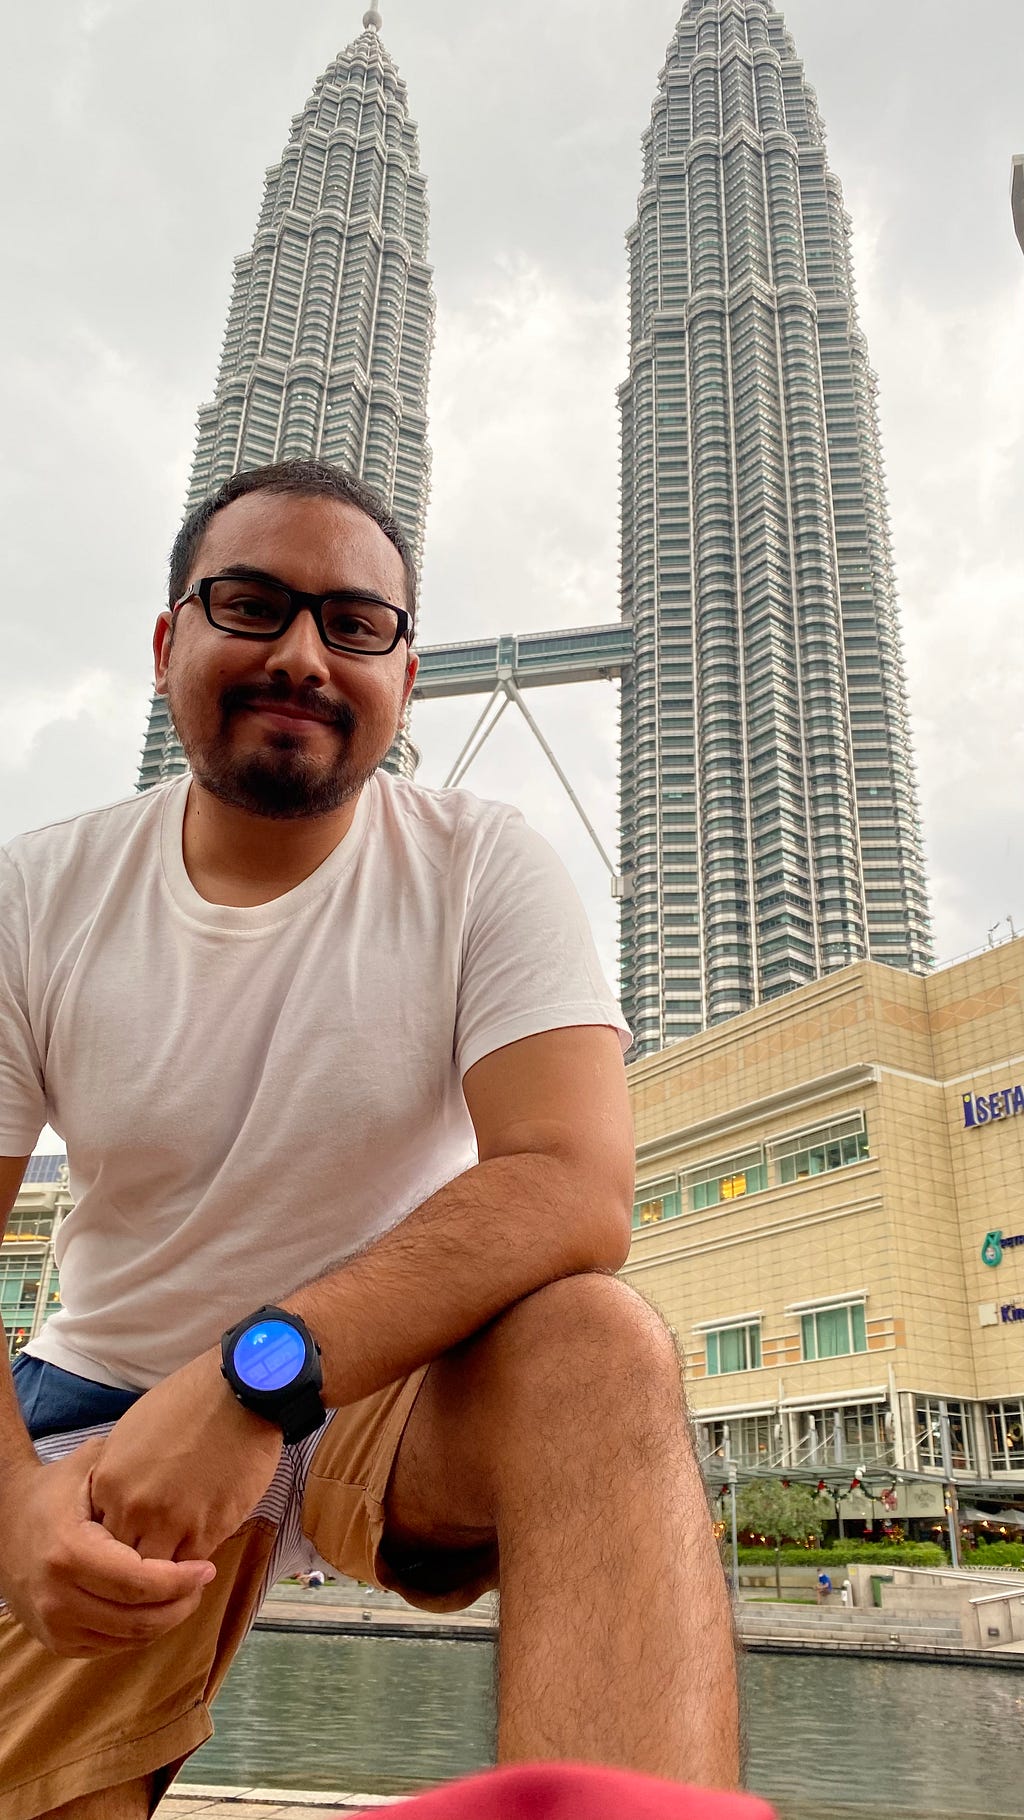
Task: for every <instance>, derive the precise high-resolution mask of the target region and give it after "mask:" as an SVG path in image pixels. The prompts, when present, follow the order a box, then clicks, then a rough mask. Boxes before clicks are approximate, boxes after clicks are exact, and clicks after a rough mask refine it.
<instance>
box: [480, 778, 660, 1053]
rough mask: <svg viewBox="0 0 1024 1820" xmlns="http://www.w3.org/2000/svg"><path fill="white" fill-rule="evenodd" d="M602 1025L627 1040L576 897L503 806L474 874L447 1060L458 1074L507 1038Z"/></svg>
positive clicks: (556, 864)
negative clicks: (452, 1061) (450, 1052)
mask: <svg viewBox="0 0 1024 1820" xmlns="http://www.w3.org/2000/svg"><path fill="white" fill-rule="evenodd" d="M580 1024H605V1025H610V1026H611V1027H612V1028H613V1029H615V1030H617V1031H618V1032H619V1038H620V1041H621V1043H622V1048H623V1052H624V1053H625V1051H626V1050H627V1049H628V1048H629V1047H630V1044H631V1042H632V1038H631V1036H630V1033H629V1029H628V1027H627V1025H626V1024H625V1023H624V1021H623V1017H622V1013H621V1011H620V1009H619V1006H618V1003H617V1001H616V998H615V994H614V993H613V992H612V990H611V987H610V986H609V985H608V982H607V980H606V979H605V977H604V974H603V972H602V970H601V963H600V961H599V960H598V958H597V950H596V948H595V946H594V938H593V935H592V934H591V930H590V925H589V923H588V921H587V915H586V911H585V910H584V908H583V905H582V903H581V902H580V898H579V894H578V892H577V891H576V888H575V886H574V885H573V883H572V880H571V879H570V877H569V875H568V873H567V872H566V870H565V867H564V866H563V864H562V862H561V860H560V859H559V858H558V856H557V854H556V853H555V852H554V850H553V849H552V848H551V847H550V846H549V845H548V843H547V841H546V840H544V839H543V838H542V836H541V835H539V834H537V833H535V832H534V830H533V829H532V828H530V827H528V826H527V824H526V823H525V822H524V821H523V819H522V817H521V816H520V815H519V814H518V813H517V812H516V811H510V812H509V814H508V816H507V817H506V818H505V819H504V820H503V821H502V822H501V824H500V826H499V828H498V830H497V833H496V835H495V837H494V839H493V841H492V842H491V843H490V845H489V847H488V849H487V852H486V854H485V856H484V857H482V859H481V861H480V864H479V867H478V869H477V872H476V874H475V877H474V881H473V888H472V890H471V894H470V900H469V905H468V910H467V917H466V925H465V931H464V937H463V948H462V971H461V978H460V984H459V1000H458V1011H457V1015H456V1025H455V1062H456V1066H457V1068H458V1071H459V1077H460V1079H461V1078H462V1076H463V1075H465V1074H466V1072H467V1071H468V1070H469V1069H470V1068H472V1067H473V1065H474V1063H476V1062H478V1061H480V1060H481V1058H482V1057H483V1056H485V1055H490V1054H491V1053H492V1051H493V1050H495V1049H502V1048H504V1046H505V1045H506V1044H507V1043H516V1042H519V1041H520V1040H521V1039H522V1038H523V1037H527V1036H537V1035H539V1034H540V1032H541V1031H544V1030H564V1029H567V1028H569V1027H570V1026H572V1025H580Z"/></svg>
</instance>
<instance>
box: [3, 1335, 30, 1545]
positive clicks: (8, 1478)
mask: <svg viewBox="0 0 1024 1820" xmlns="http://www.w3.org/2000/svg"><path fill="white" fill-rule="evenodd" d="M35 1464H36V1450H35V1448H34V1447H33V1445H32V1442H31V1441H30V1439H29V1434H28V1429H27V1428H26V1427H25V1424H24V1422H23V1421H22V1419H21V1410H20V1409H19V1408H18V1399H17V1396H16V1394H15V1390H14V1379H13V1377H12V1376H11V1367H10V1362H9V1360H8V1359H7V1356H6V1351H5V1352H4V1356H3V1357H0V1509H2V1507H3V1496H4V1488H5V1487H8V1488H9V1487H10V1486H11V1483H12V1481H13V1480H14V1478H15V1477H16V1474H17V1469H18V1467H19V1466H34V1465H35Z"/></svg>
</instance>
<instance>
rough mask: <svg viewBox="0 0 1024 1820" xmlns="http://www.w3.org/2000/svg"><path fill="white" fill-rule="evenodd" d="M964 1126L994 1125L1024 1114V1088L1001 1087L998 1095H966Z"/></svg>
mask: <svg viewBox="0 0 1024 1820" xmlns="http://www.w3.org/2000/svg"><path fill="white" fill-rule="evenodd" d="M963 1106H964V1126H965V1128H969V1127H970V1126H972V1125H992V1124H995V1122H996V1120H997V1119H1012V1118H1015V1117H1016V1115H1017V1113H1018V1112H1024V1087H1000V1089H999V1091H998V1092H997V1093H965V1094H964V1096H963Z"/></svg>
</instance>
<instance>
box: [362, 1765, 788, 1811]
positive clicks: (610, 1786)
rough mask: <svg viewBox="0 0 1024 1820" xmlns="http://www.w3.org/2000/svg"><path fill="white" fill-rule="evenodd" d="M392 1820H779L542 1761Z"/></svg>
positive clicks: (614, 1774) (673, 1787)
mask: <svg viewBox="0 0 1024 1820" xmlns="http://www.w3.org/2000/svg"><path fill="white" fill-rule="evenodd" d="M387 1814H388V1820H390V1816H391V1815H392V1814H394V1815H395V1816H396V1820H775V1816H774V1813H773V1810H772V1809H771V1808H770V1807H766V1806H765V1804H764V1802H763V1801H758V1800H756V1799H755V1798H754V1797H753V1796H752V1795H725V1794H717V1793H716V1792H715V1791H714V1790H713V1789H708V1788H690V1787H688V1786H687V1787H684V1786H683V1784H682V1783H680V1782H659V1781H656V1780H655V1779H654V1778H653V1777H652V1776H634V1775H631V1774H630V1773H629V1772H628V1771H627V1770H622V1769H597V1768H595V1767H594V1766H593V1765H592V1764H586V1763H536V1764H525V1765H523V1766H521V1767H520V1766H516V1767H514V1768H511V1769H497V1770H490V1771H488V1773H487V1774H486V1775H483V1776H472V1777H471V1778H470V1780H469V1781H468V1782H449V1783H447V1784H446V1785H445V1787H444V1788H435V1789H431V1791H430V1793H429V1794H427V1795H416V1796H415V1797H414V1799H413V1800H411V1801H399V1802H398V1804H397V1806H395V1807H390V1808H388V1809H387Z"/></svg>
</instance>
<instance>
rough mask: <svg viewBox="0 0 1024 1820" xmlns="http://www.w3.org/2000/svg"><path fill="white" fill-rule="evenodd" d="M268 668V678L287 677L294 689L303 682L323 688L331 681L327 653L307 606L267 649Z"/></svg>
mask: <svg viewBox="0 0 1024 1820" xmlns="http://www.w3.org/2000/svg"><path fill="white" fill-rule="evenodd" d="M266 669H267V674H268V676H287V678H288V680H289V682H290V683H291V684H292V686H293V687H295V688H298V687H299V686H300V685H301V684H303V683H313V684H314V686H315V687H317V688H321V687H322V686H323V684H324V683H326V682H328V681H329V680H330V674H331V672H330V667H329V665H328V662H327V651H326V649H325V647H324V643H323V640H322V638H321V637H320V634H319V632H318V631H317V629H316V621H315V620H314V618H313V615H312V613H311V612H310V611H309V608H308V607H303V608H302V610H301V612H299V613H296V615H295V618H294V619H293V620H292V623H291V625H290V626H286V627H285V629H284V631H283V632H282V633H281V636H280V638H275V639H274V642H273V644H271V645H270V646H268V649H267V662H266Z"/></svg>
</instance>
